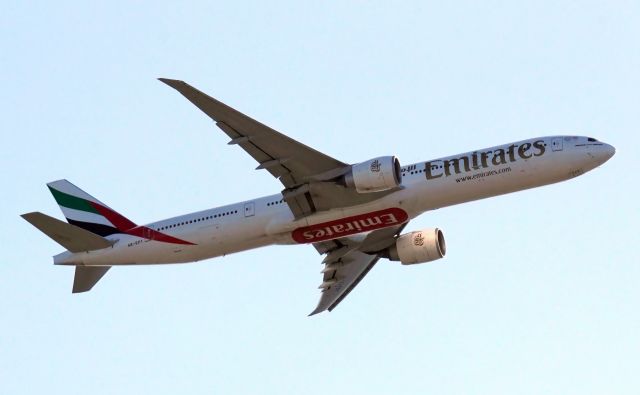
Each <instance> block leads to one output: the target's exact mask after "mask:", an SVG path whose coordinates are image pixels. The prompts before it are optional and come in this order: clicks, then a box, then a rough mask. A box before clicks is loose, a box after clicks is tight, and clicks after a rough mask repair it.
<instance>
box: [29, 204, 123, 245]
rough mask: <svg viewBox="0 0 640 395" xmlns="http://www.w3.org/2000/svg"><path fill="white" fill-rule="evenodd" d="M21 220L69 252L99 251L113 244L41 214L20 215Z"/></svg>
mask: <svg viewBox="0 0 640 395" xmlns="http://www.w3.org/2000/svg"><path fill="white" fill-rule="evenodd" d="M22 218H24V219H25V220H27V221H28V222H29V223H30V224H31V225H33V226H35V227H36V228H38V229H40V231H41V232H42V233H44V234H46V235H47V236H49V237H51V238H52V239H53V240H54V241H55V242H57V243H58V244H60V245H61V246H63V247H64V248H66V249H67V250H69V251H71V252H83V251H93V250H100V249H102V248H107V247H110V246H111V245H112V244H113V243H112V242H111V241H109V240H107V239H105V238H103V237H100V236H98V235H96V234H94V233H91V232H89V231H87V230H84V229H82V228H79V227H77V226H75V225H71V224H67V223H64V222H62V221H60V220H57V219H55V218H52V217H49V216H48V215H45V214H42V213H38V212H35V213H27V214H22Z"/></svg>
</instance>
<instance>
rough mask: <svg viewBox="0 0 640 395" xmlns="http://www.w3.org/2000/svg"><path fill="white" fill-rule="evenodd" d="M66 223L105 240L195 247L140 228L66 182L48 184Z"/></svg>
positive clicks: (142, 227)
mask: <svg viewBox="0 0 640 395" xmlns="http://www.w3.org/2000/svg"><path fill="white" fill-rule="evenodd" d="M47 186H48V187H49V190H50V191H51V194H53V197H54V199H56V202H57V203H58V205H59V206H60V209H61V210H62V213H63V214H64V216H65V218H66V219H67V222H68V223H70V224H71V225H75V226H77V227H79V228H82V229H84V230H88V231H89V232H92V233H95V234H97V235H100V236H102V237H106V236H111V235H113V234H116V233H121V234H127V235H131V236H137V237H140V238H143V239H147V240H155V241H160V242H164V243H173V244H193V243H191V242H188V241H185V240H181V239H178V238H175V237H172V236H169V235H167V234H164V233H161V232H158V231H156V230H154V229H151V228H148V227H146V226H138V225H136V224H135V223H133V222H131V221H130V220H129V219H127V218H125V217H124V216H122V215H121V214H119V213H117V212H116V211H114V210H112V209H111V208H109V206H107V205H106V204H104V203H102V202H101V201H99V200H98V199H96V198H94V197H93V196H91V195H89V194H88V193H86V192H85V191H83V190H82V189H80V188H78V187H77V186H75V185H73V184H72V183H70V182H69V181H67V180H58V181H54V182H51V183H49V184H47Z"/></svg>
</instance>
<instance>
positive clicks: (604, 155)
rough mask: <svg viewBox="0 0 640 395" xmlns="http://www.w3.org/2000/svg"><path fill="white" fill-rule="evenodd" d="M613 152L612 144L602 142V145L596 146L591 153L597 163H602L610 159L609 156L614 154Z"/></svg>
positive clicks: (614, 151)
mask: <svg viewBox="0 0 640 395" xmlns="http://www.w3.org/2000/svg"><path fill="white" fill-rule="evenodd" d="M615 153H616V149H615V148H614V147H613V146H612V145H609V144H606V143H603V144H602V145H600V146H598V148H597V149H596V150H595V151H593V153H592V154H591V155H592V157H593V158H594V159H596V161H597V162H598V163H600V164H602V163H604V162H606V161H608V160H609V159H611V157H612V156H613V155H615Z"/></svg>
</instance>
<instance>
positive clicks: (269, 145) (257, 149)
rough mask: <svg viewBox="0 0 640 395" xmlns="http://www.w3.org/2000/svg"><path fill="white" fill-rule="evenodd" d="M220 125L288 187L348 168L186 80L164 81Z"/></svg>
mask: <svg viewBox="0 0 640 395" xmlns="http://www.w3.org/2000/svg"><path fill="white" fill-rule="evenodd" d="M160 81H162V82H164V83H165V84H167V85H169V86H171V87H172V88H174V89H176V90H177V91H178V92H180V93H181V94H182V95H183V96H184V97H186V98H187V99H188V100H189V101H191V102H192V103H193V104H195V105H196V106H197V107H198V108H199V109H200V110H202V111H203V112H204V113H205V114H207V115H208V116H209V117H211V119H213V120H214V121H215V122H216V125H217V126H218V127H219V128H220V129H222V131H224V132H225V133H226V134H227V135H228V136H229V137H230V138H231V141H230V142H229V143H230V144H237V145H239V146H240V147H241V148H242V149H244V150H245V151H246V152H247V153H248V154H249V155H251V156H252V157H253V158H254V159H255V160H256V161H257V162H258V168H260V169H266V170H267V171H268V172H270V173H271V174H273V176H274V177H276V178H278V179H280V181H281V182H282V184H284V186H285V187H287V188H291V187H294V186H297V185H301V184H304V183H305V182H306V181H307V179H308V178H310V177H313V176H315V175H318V174H321V173H325V172H328V171H332V170H335V169H342V168H346V167H347V166H348V165H347V164H346V163H342V162H340V161H338V160H336V159H333V158H332V157H330V156H328V155H325V154H323V153H321V152H318V151H316V150H314V149H313V148H310V147H308V146H306V145H304V144H302V143H300V142H298V141H296V140H294V139H292V138H290V137H287V136H285V135H284V134H282V133H279V132H277V131H275V130H273V129H271V128H270V127H268V126H266V125H264V124H262V123H260V122H258V121H256V120H254V119H252V118H250V117H248V116H246V115H244V114H242V113H241V112H239V111H237V110H235V109H233V108H231V107H229V106H227V105H226V104H224V103H222V102H220V101H218V100H216V99H214V98H212V97H211V96H209V95H207V94H205V93H203V92H201V91H199V90H198V89H196V88H194V87H193V86H191V85H189V84H187V83H186V82H184V81H179V80H171V79H166V78H160Z"/></svg>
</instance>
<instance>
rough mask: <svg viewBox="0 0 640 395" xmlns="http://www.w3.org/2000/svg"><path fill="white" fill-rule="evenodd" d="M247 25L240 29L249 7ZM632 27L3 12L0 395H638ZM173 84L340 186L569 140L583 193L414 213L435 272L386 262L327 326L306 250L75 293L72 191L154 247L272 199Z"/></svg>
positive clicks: (159, 12)
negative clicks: (229, 208)
mask: <svg viewBox="0 0 640 395" xmlns="http://www.w3.org/2000/svg"><path fill="white" fill-rule="evenodd" d="M232 3H233V4H232ZM639 17H640V6H639V5H638V3H637V2H632V1H610V2H595V1H581V2H573V1H553V2H545V1H531V2H528V1H521V2H506V1H487V2H482V3H478V2H449V3H446V4H445V2H402V3H401V4H394V5H388V4H386V3H385V2H379V3H378V2H364V1H362V2H340V3H338V2H333V3H324V4H302V3H300V2H269V3H267V2H254V3H252V2H225V3H219V4H216V3H193V4H180V3H175V2H166V3H163V2H136V3H134V4H129V3H128V2H113V1H109V2H100V3H92V4H89V3H73V2H64V1H63V2H55V3H51V2H9V3H6V4H3V11H2V13H0V48H2V54H1V55H0V75H2V95H0V115H1V116H0V132H1V133H2V142H3V147H4V150H3V155H2V156H0V161H2V163H1V166H2V169H3V173H2V174H3V177H2V179H3V185H4V188H3V203H4V204H3V206H4V208H3V210H2V215H1V216H0V221H1V222H0V236H1V237H2V240H3V245H4V247H5V258H4V259H3V263H2V264H1V265H0V312H1V314H2V325H1V326H0V392H1V393H6V394H28V393H53V394H62V393H64V394H69V393H94V394H112V393H115V392H118V393H155V394H175V393H193V394H200V393H265V394H270V393H273V394H282V393H307V394H316V393H318V394H319V393H326V392H327V391H331V392H333V393H380V394H388V393H398V394H415V393H426V392H430V393H438V394H468V393H474V394H512V393H519V394H539V393H545V394H567V393H581V394H602V393H616V394H637V393H638V391H639V390H640V378H639V377H640V376H638V374H637V370H638V366H640V357H639V355H640V340H639V339H640V338H639V337H638V333H639V331H640V317H639V314H638V307H639V306H638V304H639V302H640V289H639V288H638V283H639V280H640V268H639V265H638V263H640V259H639V257H640V254H639V253H638V245H639V244H640V243H639V242H640V240H639V238H638V236H637V232H636V229H637V223H638V220H639V219H640V218H639V215H638V214H639V210H638V192H639V191H638V186H637V185H638V184H637V178H638V170H639V169H638V164H637V155H636V154H635V153H636V152H637V148H638V146H639V145H640V138H639V137H638V130H639V124H640V122H639V121H640V116H639V114H640V112H639V111H638V104H639V103H640V77H639V73H638V70H640V44H639V41H638V37H640V27H639V26H640V23H639ZM157 77H169V78H177V79H184V80H185V81H188V82H190V83H191V84H193V85H194V86H196V87H198V88H200V89H202V90H203V91H205V92H207V93H209V94H211V95H212V96H214V97H217V98H219V99H220V100H222V101H224V102H226V103H228V104H229V105H232V106H234V107H236V108H238V109H239V110H241V111H243V112H245V113H247V114H249V115H251V116H253V117H255V118H256V119H258V120H261V121H262V122H264V123H266V124H268V125H270V126H272V127H274V128H275V129H277V130H280V131H282V132H284V133H287V134H288V135H290V136H291V137H293V138H295V139H298V140H300V141H302V142H304V143H306V144H308V145H310V146H313V147H314V148H316V149H318V150H321V151H322V152H325V153H327V154H329V155H331V156H333V157H335V158H338V159H340V160H342V161H345V162H359V161H362V160H366V159H368V158H371V157H374V156H379V155H389V154H395V155H397V156H398V157H399V158H400V160H401V162H402V163H412V162H416V161H419V160H426V159H430V158H436V157H440V156H445V155H450V154H455V153H459V152H465V151H469V150H472V149H477V148H483V147H488V146H492V145H496V144H502V143H508V142H512V141H516V140H519V139H523V138H529V137H534V136H541V135H550V134H564V133H566V134H573V133H575V134H583V135H592V136H593V137H596V138H598V139H601V140H603V141H606V142H608V143H610V144H612V145H614V146H615V147H616V148H617V154H616V156H615V157H613V159H612V160H610V161H609V162H608V163H606V164H605V165H604V166H602V167H601V168H598V169H596V170H594V171H592V172H590V173H588V174H586V175H584V176H582V177H579V178H577V179H574V180H571V181H568V182H565V183H562V184H557V185H552V186H547V187H543V188H539V189H536V190H531V191H525V192H520V193H516V194H512V195H507V196H501V197H497V198H493V199H488V200H483V201H478V202H473V203H469V204H466V205H460V206H456V207H450V208H446V209H442V210H438V211H435V212H432V213H428V214H425V215H423V216H422V217H420V218H418V219H416V220H415V221H413V222H412V223H411V224H410V225H409V229H420V228H424V227H431V226H438V227H440V228H442V229H443V230H444V231H445V235H446V237H447V244H448V255H447V257H446V258H445V259H444V260H441V261H438V262H435V263H432V264H425V265H418V266H415V267H402V266H401V265H398V264H396V263H390V262H380V263H379V264H378V265H377V266H376V267H375V269H374V270H373V271H372V272H371V273H370V274H369V275H368V276H367V277H366V279H365V280H364V281H363V282H362V283H361V285H360V286H358V288H357V289H356V290H355V291H354V292H353V293H352V294H351V295H350V296H349V297H348V298H347V299H346V300H345V301H344V302H343V303H342V304H341V305H340V306H339V308H337V309H336V310H335V311H334V312H333V313H330V314H326V313H325V314H321V315H318V316H314V317H312V318H308V317H307V316H306V315H307V314H308V313H309V312H310V311H311V310H312V309H313V308H314V307H315V305H316V302H317V299H318V297H319V292H318V290H317V289H316V287H317V285H318V284H319V283H320V274H319V271H320V269H321V265H320V258H319V256H318V255H317V254H316V252H315V250H314V249H313V248H311V247H305V246H292V247H269V248H264V249H259V250H255V251H249V252H246V253H242V254H236V255H231V256H227V257H224V258H220V259H215V260H209V261H204V262H199V263H195V264H189V265H169V266H163V267H125V268H116V269H113V270H111V271H110V272H109V273H108V274H107V276H106V277H105V278H104V279H103V280H102V281H101V282H100V283H99V284H98V285H97V286H96V288H95V289H94V290H93V291H91V292H89V293H86V294H82V295H72V294H71V293H70V290H71V284H72V277H73V275H72V269H71V268H64V267H54V266H53V265H52V260H51V256H52V255H54V254H56V253H58V252H60V250H61V249H60V248H59V246H57V245H56V244H55V243H54V242H52V241H50V240H49V239H47V238H46V237H45V236H44V235H42V234H41V233H40V232H38V231H37V230H36V229H34V228H33V227H31V226H30V225H29V224H28V223H26V222H25V221H23V220H22V219H21V218H20V217H19V214H21V213H24V212H28V211H34V210H37V211H42V212H45V213H47V214H49V215H55V216H57V217H58V218H61V217H62V215H61V213H60V212H59V209H58V207H57V205H56V204H55V202H54V200H53V199H52V197H51V196H50V194H49V192H48V191H47V189H46V187H45V183H46V182H49V181H52V180H56V179H59V178H67V179H69V180H70V181H72V182H73V183H75V184H77V185H79V186H80V187H81V188H83V189H85V190H86V191H88V192H89V193H91V194H93V195H94V196H96V197H98V198H99V199H100V200H102V201H104V202H105V203H107V204H109V205H110V206H111V207H113V208H115V209H117V210H118V211H120V212H122V213H123V214H125V215H127V216H128V217H130V218H131V219H132V220H134V221H136V222H140V223H144V222H149V221H153V220H156V219H160V218H165V217H169V216H173V215H176V214H180V213H184V212H190V211H196V210H200V209H204V208H209V207H213V206H217V205H223V204H227V203H231V202H234V201H238V200H243V199H246V198H249V197H251V196H261V195H267V194H271V193H275V192H278V191H279V190H280V188H281V186H280V184H279V183H278V182H277V181H276V180H274V179H273V178H272V177H271V176H270V175H269V174H268V173H266V172H264V171H261V172H258V171H254V170H253V168H254V167H255V163H254V162H253V159H251V158H250V157H249V156H248V155H246V154H245V153H244V152H242V151H241V150H239V149H238V148H237V147H230V146H227V145H226V142H227V139H226V137H225V136H223V134H222V133H221V132H220V131H219V130H218V129H216V128H215V127H214V125H213V124H212V122H211V121H210V120H209V119H208V118H207V117H206V116H204V115H203V114H202V113H200V112H199V110H197V109H196V108H195V107H193V106H192V105H191V104H190V103H188V102H187V101H186V100H185V99H184V98H182V97H181V96H180V95H179V94H177V93H176V92H175V91H173V90H172V89H170V88H169V87H167V86H165V85H164V84H162V83H160V82H158V81H156V80H155V78H157Z"/></svg>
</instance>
